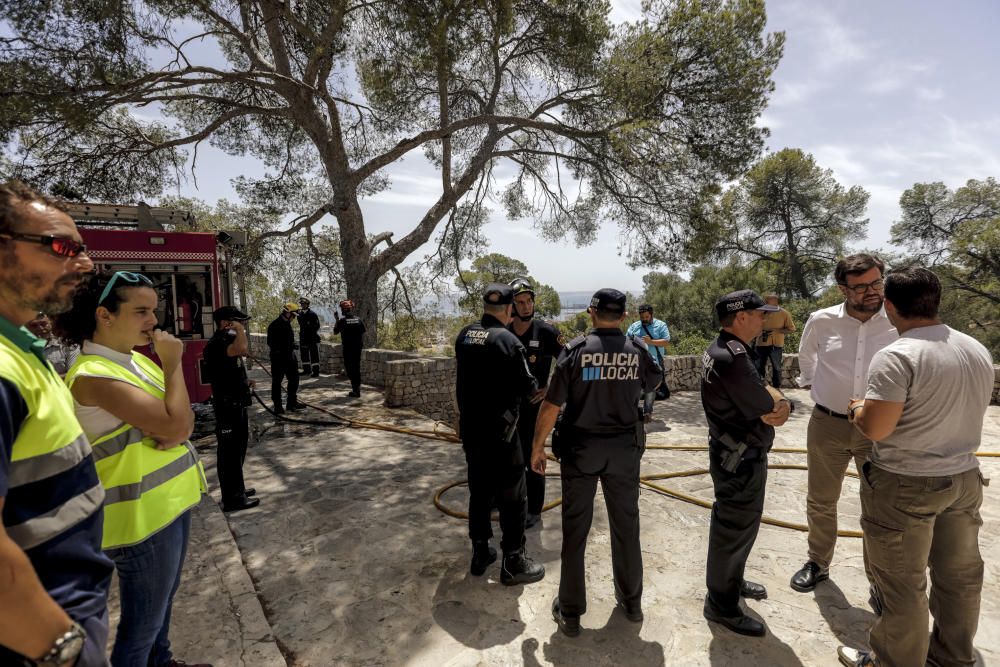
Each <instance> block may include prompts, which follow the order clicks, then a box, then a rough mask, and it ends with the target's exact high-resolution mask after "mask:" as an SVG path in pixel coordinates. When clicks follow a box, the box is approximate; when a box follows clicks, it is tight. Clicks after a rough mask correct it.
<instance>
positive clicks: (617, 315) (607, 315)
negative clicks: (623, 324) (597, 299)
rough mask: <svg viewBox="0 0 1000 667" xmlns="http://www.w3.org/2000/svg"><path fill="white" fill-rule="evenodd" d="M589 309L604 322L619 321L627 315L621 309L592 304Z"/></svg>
mask: <svg viewBox="0 0 1000 667" xmlns="http://www.w3.org/2000/svg"><path fill="white" fill-rule="evenodd" d="M589 310H590V312H592V313H594V317H596V318H597V319H599V320H601V321H602V322H617V321H618V320H620V319H621V318H622V317H623V316H624V315H625V314H624V313H623V312H621V311H620V310H614V309H612V308H598V307H597V306H591V307H590V309H589Z"/></svg>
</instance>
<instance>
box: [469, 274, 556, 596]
mask: <svg viewBox="0 0 1000 667" xmlns="http://www.w3.org/2000/svg"><path fill="white" fill-rule="evenodd" d="M513 300H514V291H513V290H512V289H511V288H510V286H508V285H504V284H502V283H490V284H489V285H487V286H486V290H485V291H484V292H483V304H484V305H483V317H482V319H481V320H480V321H479V322H475V323H473V324H470V325H468V326H467V327H465V328H464V329H462V330H461V331H460V332H459V334H458V338H457V339H456V340H455V361H456V362H457V364H456V365H457V372H456V376H457V377H456V380H457V381H456V387H455V391H456V397H457V399H458V411H459V436H460V437H461V438H462V449H464V450H465V460H466V462H467V463H468V466H469V538H470V539H471V540H472V565H471V567H470V571H471V572H472V574H473V575H475V576H480V575H482V574H483V573H484V572H486V568H487V567H488V566H489V565H490V564H491V563H493V562H494V561H495V560H496V559H497V552H496V549H494V548H493V547H492V546H491V545H490V538H491V537H493V529H492V526H491V525H490V510H491V505H492V501H493V499H494V498H495V499H496V501H497V504H498V507H499V510H500V528H501V530H502V531H503V537H502V539H501V542H500V546H501V547H502V548H503V563H502V564H501V567H500V582H501V583H503V584H505V585H508V586H512V585H514V584H529V583H532V582H535V581H539V580H541V579H542V577H544V576H545V568H544V567H543V566H542V565H541V564H540V563H536V562H535V561H533V560H532V559H530V558H528V557H527V556H526V555H525V553H524V513H525V504H524V502H525V483H524V455H523V453H522V451H521V444H520V443H519V442H518V435H517V418H518V409H519V406H520V404H521V401H522V400H523V399H525V398H527V397H530V396H532V395H533V394H534V393H535V391H536V390H537V388H538V385H537V384H536V382H535V378H534V376H532V375H531V371H530V370H529V369H528V363H527V360H526V359H525V352H524V346H523V345H521V343H520V342H518V340H517V337H516V336H514V334H512V333H511V332H510V331H508V330H507V329H506V325H507V323H508V322H509V321H510V317H511V304H512V302H513Z"/></svg>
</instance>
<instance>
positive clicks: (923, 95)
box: [917, 86, 944, 102]
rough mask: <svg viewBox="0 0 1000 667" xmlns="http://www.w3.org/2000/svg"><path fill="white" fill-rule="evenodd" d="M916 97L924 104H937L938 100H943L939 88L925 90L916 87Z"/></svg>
mask: <svg viewBox="0 0 1000 667" xmlns="http://www.w3.org/2000/svg"><path fill="white" fill-rule="evenodd" d="M917 97H918V98H920V99H922V100H924V101H926V102H937V101H938V100H941V99H944V91H943V90H941V89H940V88H925V87H924V86H918V87H917Z"/></svg>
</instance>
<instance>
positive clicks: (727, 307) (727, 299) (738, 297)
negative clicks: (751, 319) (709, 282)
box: [715, 289, 781, 320]
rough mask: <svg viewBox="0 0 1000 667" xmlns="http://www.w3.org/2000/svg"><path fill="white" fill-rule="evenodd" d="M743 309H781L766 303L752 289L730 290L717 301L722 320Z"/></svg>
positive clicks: (771, 310) (717, 310) (716, 312)
mask: <svg viewBox="0 0 1000 667" xmlns="http://www.w3.org/2000/svg"><path fill="white" fill-rule="evenodd" d="M741 310H764V311H767V312H769V313H773V312H774V311H777V310H781V309H780V308H778V307H777V306H772V305H770V304H768V303H765V302H764V299H762V298H760V294H757V292H754V291H753V290H752V289H742V290H739V291H737V292H730V293H729V294H726V295H725V296H723V297H721V298H720V299H719V300H718V301H716V302H715V314H716V315H717V316H718V318H719V319H720V320H721V319H722V318H723V317H725V316H726V315H728V314H730V313H738V312H740V311H741Z"/></svg>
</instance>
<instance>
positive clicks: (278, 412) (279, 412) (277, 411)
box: [274, 405, 285, 415]
mask: <svg viewBox="0 0 1000 667" xmlns="http://www.w3.org/2000/svg"><path fill="white" fill-rule="evenodd" d="M274 414H276V415H283V414H285V409H284V408H283V407H281V406H280V405H276V406H275V407H274Z"/></svg>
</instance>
